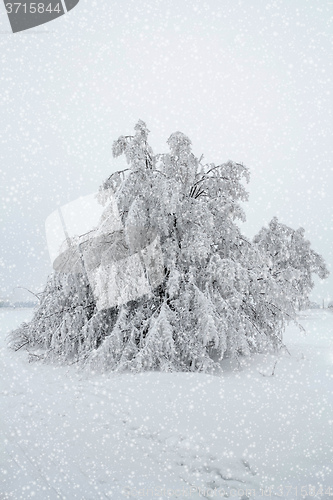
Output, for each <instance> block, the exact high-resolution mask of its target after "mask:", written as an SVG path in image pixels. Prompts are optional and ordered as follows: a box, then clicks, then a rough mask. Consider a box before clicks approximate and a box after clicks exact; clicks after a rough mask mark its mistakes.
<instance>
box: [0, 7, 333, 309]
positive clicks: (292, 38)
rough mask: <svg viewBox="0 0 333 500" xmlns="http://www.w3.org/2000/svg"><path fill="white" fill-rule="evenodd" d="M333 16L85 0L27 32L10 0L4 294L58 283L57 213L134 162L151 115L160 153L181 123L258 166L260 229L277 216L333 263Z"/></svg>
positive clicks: (2, 157)
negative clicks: (123, 137) (139, 130)
mask: <svg viewBox="0 0 333 500" xmlns="http://www.w3.org/2000/svg"><path fill="white" fill-rule="evenodd" d="M332 22H333V3H332V1H328V0H310V1H306V0H285V1H270V0H268V1H265V0H252V1H251V2H248V1H236V0H220V1H217V0H209V1H200V2H199V1H197V0H191V1H187V0H178V1H176V0H161V1H153V0H149V1H148V0H142V1H140V2H138V1H126V0H115V1H113V2H110V0H98V1H93V0H91V1H89V2H88V1H85V0H81V1H80V3H79V4H78V6H77V7H75V9H73V10H72V11H71V12H70V13H68V14H67V15H66V16H63V17H60V18H59V19H57V20H55V21H53V22H52V23H49V24H46V25H43V26H40V27H37V28H35V29H33V30H29V31H27V32H22V33H18V34H15V35H13V34H11V33H10V27H9V21H8V19H7V16H6V13H5V8H4V5H3V3H0V60H1V73H0V87H1V89H0V90H1V92H0V116H1V121H0V195H1V200H0V224H1V235H0V238H1V239H0V297H1V296H8V297H12V298H15V299H17V298H26V299H27V298H28V297H29V295H27V294H25V293H23V292H22V291H18V290H16V291H15V292H13V289H14V287H16V286H26V287H28V288H32V289H33V290H37V291H38V290H41V289H42V286H43V284H44V283H45V280H46V276H47V274H48V273H49V272H50V270H51V264H50V260H49V257H48V252H47V247H46V238H45V230H44V223H45V220H46V218H47V217H48V215H49V214H50V213H51V212H52V211H53V210H55V208H56V207H57V205H58V204H59V203H60V204H65V203H68V202H70V201H72V200H75V199H76V198H78V197H79V196H81V195H87V194H89V193H91V192H93V191H96V190H97V189H98V186H99V184H100V183H101V181H102V180H103V179H104V178H105V177H107V176H108V175H109V174H110V173H111V172H112V171H115V170H117V169H119V168H121V167H122V166H123V164H122V162H121V161H119V160H117V161H115V160H113V159H112V155H111V146H112V142H113V140H114V139H116V138H117V137H118V136H119V135H120V134H130V133H131V132H132V130H133V126H134V124H135V123H136V121H137V120H138V119H139V118H141V119H142V120H144V121H146V123H147V125H148V128H149V129H150V130H151V135H150V141H151V144H152V146H153V148H154V151H155V152H163V151H165V150H166V149H167V148H166V144H165V142H166V140H167V139H168V137H169V135H170V134H171V133H172V132H175V131H177V130H180V131H182V132H184V133H185V134H187V135H188V136H189V137H190V138H191V140H192V143H193V149H194V152H195V153H196V154H198V155H200V154H201V153H204V155H205V159H206V161H214V162H216V163H218V162H222V161H226V160H228V159H233V160H235V161H240V162H243V163H244V164H246V165H247V166H248V167H249V168H250V170H251V183H250V185H249V191H250V201H249V203H248V204H247V206H246V207H245V209H246V212H247V217H248V222H247V223H246V224H245V226H244V231H245V232H246V234H247V235H248V236H253V235H254V234H255V233H256V232H257V231H258V230H259V229H260V228H261V226H263V225H265V224H267V222H268V221H269V220H270V219H271V218H272V217H273V216H274V215H277V216H278V218H279V219H280V220H281V222H284V223H285V224H288V225H290V226H292V227H294V228H297V227H299V226H303V227H304V228H305V230H306V236H307V238H308V239H309V240H310V241H311V242H312V246H313V248H314V249H315V250H316V251H318V252H319V253H321V254H322V255H323V256H324V258H325V260H326V262H327V263H328V264H329V265H331V264H332V263H333V252H332V241H333V237H332V236H333V221H332V192H333V189H332V188H333V168H332V158H333V140H332V128H333V125H332V124H333V120H332V77H333V71H332V67H333V63H332V61H333V51H332V34H333V28H332ZM322 298H325V299H327V298H331V299H333V277H331V278H329V280H326V282H324V284H318V285H317V287H316V289H315V291H314V293H313V299H315V300H321V299H322Z"/></svg>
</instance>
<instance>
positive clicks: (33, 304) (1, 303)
mask: <svg viewBox="0 0 333 500" xmlns="http://www.w3.org/2000/svg"><path fill="white" fill-rule="evenodd" d="M36 305H37V302H10V301H9V300H0V308H1V307H3V308H4V307H10V308H12V309H16V308H19V307H36Z"/></svg>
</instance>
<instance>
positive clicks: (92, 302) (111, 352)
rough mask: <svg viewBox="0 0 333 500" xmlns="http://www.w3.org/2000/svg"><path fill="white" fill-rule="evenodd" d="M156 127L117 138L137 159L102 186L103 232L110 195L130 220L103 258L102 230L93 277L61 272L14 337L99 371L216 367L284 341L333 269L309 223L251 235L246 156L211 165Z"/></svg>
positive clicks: (181, 138) (123, 221) (107, 241)
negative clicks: (245, 228)
mask: <svg viewBox="0 0 333 500" xmlns="http://www.w3.org/2000/svg"><path fill="white" fill-rule="evenodd" d="M148 134H149V131H148V129H147V127H146V124H145V123H144V122H142V121H139V122H138V123H137V125H136V126H135V133H134V135H132V136H120V137H119V139H118V140H117V141H115V143H114V144H113V155H114V157H117V156H120V155H122V154H123V155H125V157H126V160H127V163H128V169H126V170H125V171H123V172H121V173H119V172H117V173H115V174H112V175H111V176H110V177H109V178H108V179H107V180H106V181H105V182H104V183H103V185H102V186H101V188H100V191H99V195H98V197H99V200H100V202H101V203H102V204H103V205H104V206H105V211H104V214H103V216H102V219H101V222H100V227H99V228H96V230H95V234H102V233H101V228H102V227H103V228H105V227H108V224H107V220H108V219H107V217H108V213H111V212H112V210H110V209H109V211H108V206H109V205H110V204H114V205H115V206H116V207H117V211H118V213H119V221H120V222H119V223H120V225H121V227H120V228H119V231H116V232H111V230H110V234H104V233H103V234H102V236H100V238H102V239H103V245H102V244H101V243H100V245H99V257H98V259H97V258H96V259H95V260H94V259H93V258H92V254H93V251H94V248H95V247H94V245H96V243H94V241H91V242H90V243H89V244H88V247H89V252H90V253H89V259H88V258H87V257H85V254H84V251H83V261H84V259H85V258H86V260H87V262H88V260H89V262H94V273H95V274H93V276H94V278H92V274H91V273H90V271H89V269H88V270H87V267H86V271H87V272H86V273H84V272H83V271H82V274H81V275H74V274H73V275H71V274H70V275H66V274H64V273H55V275H54V276H53V277H51V279H50V281H49V282H48V284H47V287H46V290H45V292H44V295H43V297H42V300H41V304H40V307H39V309H38V310H37V312H36V314H35V316H34V318H33V320H32V321H31V323H30V324H29V325H24V326H23V327H22V328H21V329H19V330H18V331H16V332H14V333H13V334H12V344H13V345H14V346H15V347H16V348H17V347H18V346H19V345H20V342H21V343H23V342H24V343H29V344H30V345H32V346H39V347H41V348H43V349H44V351H45V353H46V356H47V357H50V356H52V357H54V356H56V357H57V358H60V359H62V360H64V361H66V362H73V361H78V362H80V363H82V364H83V365H85V366H90V367H92V368H93V369H94V370H95V369H102V370H125V369H126V370H128V369H129V370H134V371H142V370H153V369H159V370H163V371H172V370H182V371H209V370H213V369H215V368H218V366H219V361H220V360H221V359H222V358H224V357H237V356H239V355H242V354H250V353H254V352H259V351H262V350H263V349H267V348H274V349H279V348H280V347H281V346H282V345H283V341H282V336H283V331H284V328H285V325H286V323H287V322H288V321H290V320H295V318H296V310H297V308H296V306H297V305H299V303H300V302H301V301H302V300H304V299H305V298H307V294H308V292H309V290H310V289H311V287H312V286H313V283H312V274H313V273H317V274H318V275H319V276H320V277H321V278H325V277H326V276H327V270H326V267H325V264H324V261H323V259H322V258H321V257H320V256H319V255H318V254H316V253H315V252H313V250H311V249H310V244H309V242H307V241H306V240H304V234H303V230H298V231H294V230H292V229H290V228H287V226H283V225H282V224H280V223H278V221H277V220H276V219H273V221H272V222H271V223H270V225H269V228H268V229H262V230H261V231H260V233H259V234H258V236H256V238H255V239H254V241H253V242H252V241H250V240H249V239H247V238H246V237H245V236H244V235H242V233H241V232H240V229H239V227H238V226H237V225H236V221H237V220H244V219H245V214H244V211H243V208H242V207H241V205H240V203H241V202H244V201H246V200H247V197H248V194H247V191H246V189H245V187H244V181H245V182H248V181H249V171H248V169H247V168H246V167H245V166H244V165H242V164H240V163H236V162H233V161H227V162H226V163H222V164H218V165H215V164H208V165H205V164H203V163H202V158H197V157H196V156H195V155H194V154H193V152H192V150H191V141H190V139H189V138H188V137H186V135H184V134H183V133H181V132H175V133H174V134H172V135H171V136H170V138H169V139H168V141H167V144H168V146H169V151H168V152H166V153H163V154H157V155H155V154H154V152H153V150H152V148H151V147H150V145H149V143H148ZM110 227H111V226H110ZM104 232H105V231H104ZM92 234H93V233H92ZM152 245H155V246H154V247H151V246H152ZM88 247H87V248H88ZM150 247H151V248H155V250H154V251H153V250H151V251H150V253H149V251H148V250H147V249H149V248H150ZM96 248H97V247H96ZM157 248H158V252H157V250H156V249H157ZM129 260H131V266H128V261H129ZM126 266H127V267H126ZM128 269H129V270H130V272H129V271H128ZM111 270H112V272H111ZM125 276H126V279H125ZM96 277H97V278H96ZM138 277H140V279H138ZM94 280H95V281H94ZM96 280H97V281H96ZM140 283H141V284H140ZM117 290H118V291H117ZM133 290H135V295H133V293H134V292H133ZM96 293H98V297H97V296H96ZM116 295H117V297H118V301H117V297H116ZM111 296H112V297H113V299H112V301H113V302H111V301H110V297H111ZM121 297H122V300H120V299H121ZM124 297H127V298H126V299H125V298H124Z"/></svg>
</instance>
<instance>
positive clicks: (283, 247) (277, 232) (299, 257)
mask: <svg viewBox="0 0 333 500" xmlns="http://www.w3.org/2000/svg"><path fill="white" fill-rule="evenodd" d="M304 234H305V231H304V229H303V228H302V227H301V228H299V229H297V230H294V229H292V228H291V227H288V226H286V225H285V224H281V223H280V222H279V221H278V219H277V217H274V218H273V219H272V220H271V222H270V223H269V224H268V228H265V227H263V228H262V229H261V230H260V232H259V233H258V234H257V235H256V236H255V237H254V243H255V244H256V245H257V246H258V248H259V249H260V250H261V251H262V253H263V255H264V256H265V257H266V262H267V265H268V269H269V272H270V274H271V276H273V277H274V278H275V280H276V282H277V283H278V284H279V285H280V287H281V289H283V290H284V293H285V296H286V298H287V299H288V300H289V301H290V302H292V303H293V304H294V306H295V307H298V308H303V307H304V306H305V305H306V304H307V303H308V302H309V294H310V292H311V290H312V289H313V287H314V282H313V275H315V274H316V275H317V276H318V277H319V278H321V279H325V278H327V276H328V274H329V272H328V269H327V268H326V265H325V262H324V259H323V258H322V256H321V255H319V254H318V253H316V252H315V251H314V250H312V249H311V247H310V242H309V241H308V240H306V239H305V238H304Z"/></svg>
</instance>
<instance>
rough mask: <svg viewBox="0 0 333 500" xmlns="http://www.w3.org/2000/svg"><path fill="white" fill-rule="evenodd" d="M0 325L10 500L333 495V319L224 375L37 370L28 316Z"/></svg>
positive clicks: (0, 464)
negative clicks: (11, 343)
mask: <svg viewBox="0 0 333 500" xmlns="http://www.w3.org/2000/svg"><path fill="white" fill-rule="evenodd" d="M0 315H1V316H0V318H1V320H0V328H1V351H0V353H1V377H0V398H1V399H0V406H1V433H2V436H1V441H0V445H1V458H0V469H1V486H0V498H1V500H5V499H15V500H20V499H22V500H23V499H24V500H25V499H30V498H34V499H40V500H46V499H52V500H53V499H65V498H66V499H69V500H71V499H73V500H74V499H84V500H88V499H89V500H90V499H91V500H95V499H96V500H97V499H106V498H112V499H117V500H118V499H122V498H124V499H125V498H161V499H162V498H163V499H164V498H193V499H199V498H224V497H228V496H229V497H230V498H242V499H246V498H249V499H251V500H252V499H260V498H288V499H295V500H296V499H298V498H305V499H309V498H322V499H326V498H330V497H333V370H332V366H333V313H332V312H330V311H329V310H311V311H304V312H302V313H301V315H300V317H299V320H300V323H301V325H302V326H303V327H304V328H305V330H306V333H304V332H302V331H300V329H299V328H298V327H297V326H296V325H295V326H289V327H288V328H287V330H286V333H285V336H284V342H285V344H286V346H287V348H288V351H289V353H288V352H287V350H284V351H283V352H282V351H281V352H280V354H279V355H272V354H266V355H265V354H258V355H255V356H253V357H250V358H246V357H243V358H240V365H238V364H237V363H236V361H233V362H230V363H229V364H228V362H227V360H224V361H223V362H222V367H223V373H222V374H220V375H217V376H214V375H207V374H200V373H158V372H148V373H142V374H135V375H134V374H129V373H123V374H107V375H100V374H99V375H97V374H93V375H92V374H91V373H84V372H82V371H78V370H77V368H76V367H75V366H69V367H68V366H67V367H64V366H54V365H50V364H46V363H41V362H38V361H37V362H29V353H28V352H27V351H26V350H25V349H24V348H22V349H21V350H20V351H19V352H16V353H15V352H13V351H10V350H9V349H8V347H7V342H6V334H7V333H8V332H9V331H10V330H11V329H13V328H14V327H17V326H18V325H19V324H20V323H21V322H22V321H26V320H28V319H30V317H31V315H32V312H31V311H27V310H23V309H21V310H10V309H6V310H5V309H3V310H2V311H1V312H0ZM30 358H31V356H30ZM30 361H32V360H31V359H30ZM272 373H273V375H272Z"/></svg>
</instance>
